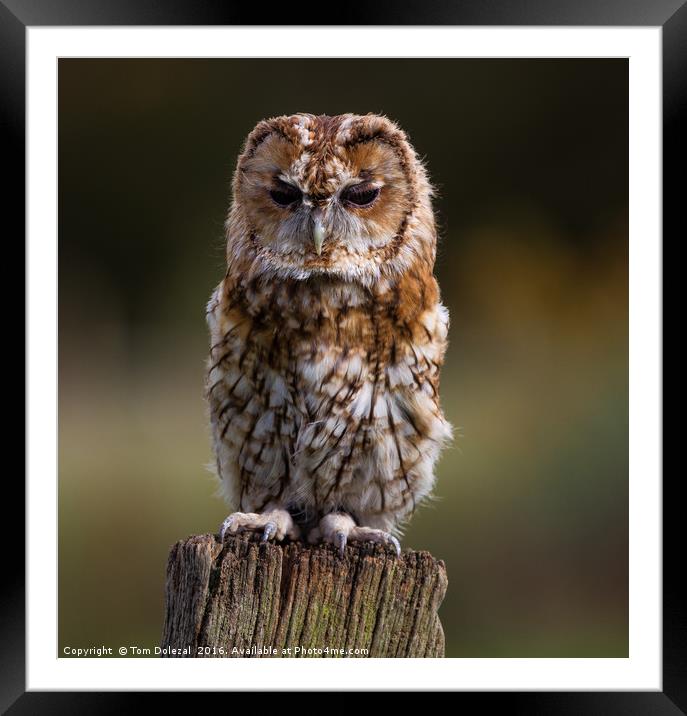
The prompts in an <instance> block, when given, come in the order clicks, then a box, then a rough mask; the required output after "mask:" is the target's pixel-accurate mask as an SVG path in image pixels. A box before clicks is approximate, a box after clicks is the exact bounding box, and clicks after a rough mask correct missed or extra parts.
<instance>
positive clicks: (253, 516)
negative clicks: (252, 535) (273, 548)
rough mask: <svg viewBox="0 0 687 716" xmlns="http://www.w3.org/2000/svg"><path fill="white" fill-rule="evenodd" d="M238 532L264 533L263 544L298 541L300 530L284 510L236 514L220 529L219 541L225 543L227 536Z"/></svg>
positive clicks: (261, 539)
mask: <svg viewBox="0 0 687 716" xmlns="http://www.w3.org/2000/svg"><path fill="white" fill-rule="evenodd" d="M238 532H262V537H261V538H260V541H261V542H269V541H270V540H273V539H274V540H278V541H281V540H283V539H284V537H289V539H298V538H299V537H300V530H299V529H298V526H297V525H296V524H295V523H294V521H293V519H292V517H291V515H290V514H289V513H288V512H287V511H286V510H282V509H271V510H266V511H265V512H262V513H259V514H258V513H257V512H234V513H233V514H231V515H229V517H227V519H226V520H224V522H222V524H221V525H220V528H219V541H220V542H224V538H225V537H226V536H227V534H232V535H235V534H236V533H238Z"/></svg>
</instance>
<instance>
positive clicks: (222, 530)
mask: <svg viewBox="0 0 687 716" xmlns="http://www.w3.org/2000/svg"><path fill="white" fill-rule="evenodd" d="M233 517H234V516H233V515H229V517H227V518H226V519H225V520H224V522H222V524H221V525H220V526H219V541H220V544H224V538H225V537H226V536H227V532H229V530H230V529H231V523H232V522H233Z"/></svg>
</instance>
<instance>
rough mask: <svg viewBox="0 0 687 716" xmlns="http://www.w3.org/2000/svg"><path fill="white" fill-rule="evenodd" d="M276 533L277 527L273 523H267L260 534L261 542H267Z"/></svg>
mask: <svg viewBox="0 0 687 716" xmlns="http://www.w3.org/2000/svg"><path fill="white" fill-rule="evenodd" d="M276 532H277V525H275V524H274V522H268V523H267V524H266V525H265V530H264V531H263V533H262V537H261V538H260V541H261V542H269V540H271V539H272V537H274V535H275V534H276Z"/></svg>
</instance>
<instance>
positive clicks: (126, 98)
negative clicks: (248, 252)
mask: <svg viewBox="0 0 687 716" xmlns="http://www.w3.org/2000/svg"><path fill="white" fill-rule="evenodd" d="M627 105H628V75H627V62H626V61H625V60H608V59H604V60H589V59H587V60H576V59H570V60H540V59H538V60H465V59H442V60H434V59H413V60H407V59H389V60H386V59H383V60H382V59H379V60H377V59H369V60H349V59H342V60H329V59H327V60H324V59H308V60H295V59H274V60H255V59H251V60H236V59H227V60H224V59H212V60H126V59H117V60H102V59H97V60H92V59H63V60H60V62H59V644H60V654H61V653H62V648H63V647H65V646H77V647H78V646H80V647H85V646H92V645H103V644H104V645H109V646H113V647H117V646H119V645H122V644H124V645H130V644H137V645H139V646H148V647H151V646H155V645H156V644H158V643H159V639H160V635H161V629H162V622H163V615H164V603H163V585H164V573H165V563H166V559H167V553H168V550H169V548H170V546H171V545H172V544H173V543H174V542H175V541H177V540H178V539H182V538H184V537H186V536H188V535H190V534H193V533H203V532H210V531H215V530H216V529H217V526H218V524H219V523H220V521H221V520H222V519H223V518H224V517H225V516H226V508H225V506H224V505H223V503H222V502H221V501H220V499H219V498H218V497H216V496H215V490H216V485H215V482H214V478H213V477H212V475H211V474H210V473H209V472H208V471H207V469H206V467H205V466H206V465H207V464H208V463H209V462H210V461H211V452H210V441H209V430H208V427H207V417H206V410H205V405H204V402H203V374H204V360H205V356H206V352H207V346H208V337H207V332H206V328H205V322H204V321H205V319H204V309H205V303H206V301H207V299H208V298H209V296H210V293H211V290H212V289H213V287H214V286H215V285H216V284H217V283H218V281H219V280H220V278H221V276H222V274H223V263H224V256H223V254H224V240H223V236H222V223H223V220H224V217H225V214H226V210H227V206H228V198H229V183H230V179H231V174H232V171H233V167H234V164H235V161H236V157H237V154H238V152H239V151H240V149H241V145H242V141H243V139H244V137H245V136H246V134H247V133H248V132H249V130H250V129H251V128H252V127H253V126H254V125H255V123H256V122H257V121H258V120H260V119H261V118H263V117H267V116H273V115H277V114H288V113H293V112H297V111H307V112H313V113H317V114H320V113H324V114H338V113H342V112H359V113H365V112H380V113H385V114H387V115H388V116H390V117H391V118H393V119H395V120H397V121H398V122H399V123H400V124H401V126H402V127H404V128H405V130H406V131H407V132H408V133H409V135H410V138H411V141H412V142H413V143H414V145H415V147H416V149H417V150H418V152H419V153H420V154H421V155H423V156H425V157H426V159H427V163H428V168H429V171H430V175H431V177H432V179H433V181H434V183H435V184H436V186H437V188H438V192H439V195H438V198H437V201H436V209H437V212H438V218H439V224H440V231H441V238H440V248H439V255H438V259H437V266H436V273H437V275H438V278H439V282H440V285H441V288H442V294H443V300H444V302H445V303H446V305H447V306H448V307H449V310H450V313H451V331H450V348H449V351H448V354H447V359H446V365H445V369H444V372H443V377H442V399H443V404H444V408H445V412H446V414H447V416H448V418H449V420H450V421H451V422H452V423H453V425H454V426H455V427H456V434H457V439H456V441H455V444H454V446H453V448H451V449H449V450H447V451H446V452H445V454H444V456H443V458H442V460H441V463H440V465H439V469H438V484H437V490H436V494H437V500H436V501H435V502H434V503H433V504H431V505H430V506H428V507H425V508H424V509H422V510H421V511H419V512H418V513H417V515H416V516H415V518H414V520H413V522H412V524H411V526H410V529H409V531H408V533H407V536H406V539H405V546H406V547H412V548H416V549H426V550H430V551H431V552H432V553H433V554H434V555H435V556H437V557H439V558H442V559H444V560H445V561H446V565H447V569H448V574H449V591H448V594H447V597H446V600H445V603H444V605H443V606H442V609H441V617H442V621H443V624H444V629H445V632H446V643H447V655H448V656H457V657H525V656H532V657H570V656H579V657H583V656H590V657H591V656H607V657H611V656H613V657H622V656H627V653H628V631H627V628H628V622H627V619H628V591H627V576H628V537H627V529H628V524H627V520H628V515H627V506H628V505H627V500H628V484H627V478H628V430H627V428H628V425H627V421H628V352H627V339H628V301H627V288H628V287H627V269H628V265H627V260H628V254H627V247H628V244H627V229H628V227H627V215H628V193H627V191H628V189H627V187H628V158H627V149H628V115H627ZM115 653H116V649H115Z"/></svg>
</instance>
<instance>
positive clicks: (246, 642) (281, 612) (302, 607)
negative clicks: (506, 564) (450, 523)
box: [162, 534, 448, 657]
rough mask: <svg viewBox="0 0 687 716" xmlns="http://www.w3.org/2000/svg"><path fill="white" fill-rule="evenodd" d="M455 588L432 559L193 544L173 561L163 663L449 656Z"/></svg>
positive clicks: (363, 549)
mask: <svg viewBox="0 0 687 716" xmlns="http://www.w3.org/2000/svg"><path fill="white" fill-rule="evenodd" d="M447 584H448V580H447V578H446V568H445V566H444V563H443V562H441V561H438V560H436V559H434V558H433V557H432V556H431V555H430V554H429V553H428V552H412V551H408V552H405V553H404V554H403V555H402V556H401V557H400V558H397V557H396V556H395V554H394V553H392V552H391V551H387V550H385V549H383V548H382V547H380V546H379V545H373V544H372V543H364V544H359V545H349V546H348V547H346V554H345V556H344V557H343V558H341V557H339V555H338V553H337V552H336V550H335V549H334V548H333V547H331V546H329V545H318V546H316V547H311V546H308V545H305V544H302V543H300V542H292V543H286V544H284V545H279V544H259V543H257V542H255V541H254V538H251V537H248V536H241V537H235V538H234V537H229V538H228V539H227V541H226V542H225V544H224V547H223V548H222V546H221V545H220V544H219V542H218V541H217V537H216V536H215V535H211V534H208V535H198V536H195V537H190V538H188V539H186V540H182V541H181V542H177V544H175V545H174V546H173V547H172V549H171V551H170V554H169V560H168V563H167V584H166V616H165V625H164V630H163V637H162V648H163V656H166V657H179V656H181V657H222V656H226V657H232V656H233V657H241V656H244V657H270V656H278V657H282V656H283V657H289V656H291V657H306V656H309V657H337V656H350V657H431V656H434V657H436V656H444V632H443V630H442V628H441V623H440V621H439V616H438V614H437V610H438V608H439V605H440V604H441V602H442V600H443V598H444V595H445V593H446V587H447ZM356 650H357V651H356Z"/></svg>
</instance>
